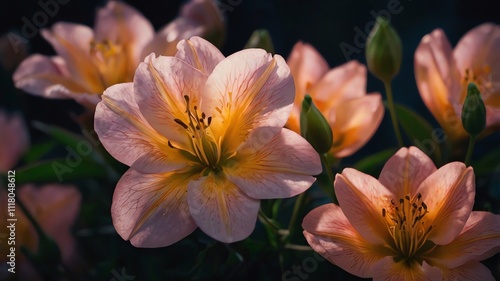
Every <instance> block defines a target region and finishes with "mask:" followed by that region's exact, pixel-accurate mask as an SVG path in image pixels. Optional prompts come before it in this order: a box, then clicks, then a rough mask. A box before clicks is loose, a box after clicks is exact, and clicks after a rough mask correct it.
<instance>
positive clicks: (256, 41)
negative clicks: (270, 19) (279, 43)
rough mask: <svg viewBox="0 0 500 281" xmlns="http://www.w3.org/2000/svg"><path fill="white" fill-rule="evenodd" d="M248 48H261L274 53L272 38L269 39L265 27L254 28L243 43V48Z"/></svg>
mask: <svg viewBox="0 0 500 281" xmlns="http://www.w3.org/2000/svg"><path fill="white" fill-rule="evenodd" d="M249 48H261V49H264V50H266V51H267V52H268V53H271V54H274V46H273V40H272V39H271V35H270V34H269V31H267V29H257V30H255V31H254V32H253V33H252V35H251V36H250V39H248V42H247V43H246V45H245V49H249Z"/></svg>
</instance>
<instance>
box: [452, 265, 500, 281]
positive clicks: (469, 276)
mask: <svg viewBox="0 0 500 281" xmlns="http://www.w3.org/2000/svg"><path fill="white" fill-rule="evenodd" d="M443 280H460V281H476V280H481V281H494V280H495V277H493V275H492V274H491V271H490V270H489V269H488V268H487V267H486V266H484V265H483V264H481V263H479V262H474V261H472V262H469V263H466V264H464V265H462V266H460V267H457V268H453V269H450V270H443Z"/></svg>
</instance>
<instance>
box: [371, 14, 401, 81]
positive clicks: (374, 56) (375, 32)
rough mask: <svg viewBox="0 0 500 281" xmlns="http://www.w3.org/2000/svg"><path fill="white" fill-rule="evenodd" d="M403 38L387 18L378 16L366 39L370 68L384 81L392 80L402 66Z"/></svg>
mask: <svg viewBox="0 0 500 281" xmlns="http://www.w3.org/2000/svg"><path fill="white" fill-rule="evenodd" d="M401 57H402V47H401V39H400V38H399V36H398V34H397V32H396V30H394V28H392V26H391V25H390V24H389V22H388V21H387V20H385V19H384V18H382V17H378V18H377V22H376V23H375V26H374V27H373V29H372V31H371V32H370V35H369V36H368V39H367V41H366V62H367V64H368V69H369V70H370V72H371V73H372V74H373V75H375V76H376V77H377V78H379V79H380V80H382V81H383V82H390V81H391V80H392V78H394V76H396V74H398V72H399V68H400V67H401Z"/></svg>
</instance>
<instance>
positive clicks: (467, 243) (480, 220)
mask: <svg viewBox="0 0 500 281" xmlns="http://www.w3.org/2000/svg"><path fill="white" fill-rule="evenodd" d="M499 250H500V215H494V214H492V213H489V212H472V213H471V215H470V217H469V219H468V220H467V223H466V224H465V226H464V228H463V230H462V232H461V233H460V234H459V235H458V236H457V238H456V239H455V240H453V241H452V242H451V243H449V244H446V245H438V246H437V247H436V248H435V249H434V250H433V251H432V252H430V253H429V255H428V257H427V259H429V260H431V261H432V262H433V263H436V264H438V265H442V266H443V267H447V268H455V267H458V266H462V265H463V264H465V263H467V262H468V261H471V260H473V261H480V260H483V259H487V258H489V257H491V256H493V255H494V254H496V253H497V252H498V251H499ZM480 280H483V279H480Z"/></svg>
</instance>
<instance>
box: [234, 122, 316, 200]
mask: <svg viewBox="0 0 500 281" xmlns="http://www.w3.org/2000/svg"><path fill="white" fill-rule="evenodd" d="M267 130H268V129H267V128H265V127H264V128H259V129H257V130H255V132H256V134H255V135H254V137H250V138H249V140H248V141H247V142H246V143H245V144H244V145H243V146H242V147H240V149H239V150H238V156H237V157H236V159H235V160H234V161H235V164H234V167H231V168H229V169H228V170H227V177H228V179H229V180H230V181H231V182H233V183H234V184H236V185H237V186H238V187H239V188H240V189H241V190H243V192H245V193H246V194H247V195H248V196H250V197H252V198H256V199H270V198H288V197H292V196H295V195H297V194H299V193H302V192H304V191H305V190H307V189H308V188H309V187H310V186H311V184H312V183H313V182H314V181H315V178H314V177H312V176H311V175H317V174H320V173H321V169H322V167H321V162H320V159H319V155H318V153H317V152H316V151H315V150H314V149H313V148H312V147H311V145H310V144H309V143H308V142H307V141H306V140H305V139H303V138H302V137H301V136H299V135H298V134H296V133H295V132H293V131H290V130H287V129H282V130H281V132H280V133H278V134H276V135H274V136H268V135H267V133H266V131H267ZM270 137H272V138H271V139H270V140H269V138H270ZM260 141H262V142H265V146H264V147H262V148H261V149H260V150H258V151H255V150H254V149H253V143H254V142H260ZM258 146H259V147H261V145H258Z"/></svg>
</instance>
